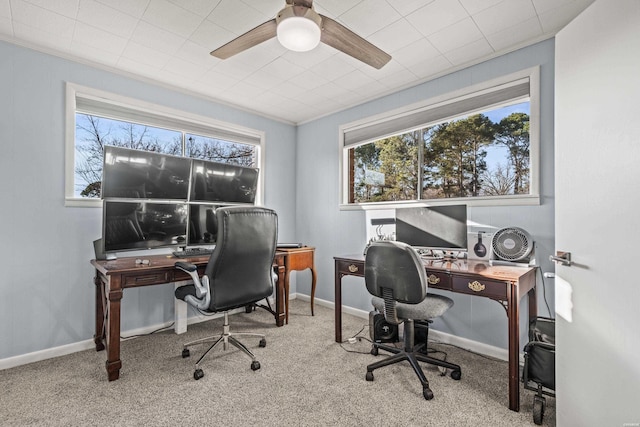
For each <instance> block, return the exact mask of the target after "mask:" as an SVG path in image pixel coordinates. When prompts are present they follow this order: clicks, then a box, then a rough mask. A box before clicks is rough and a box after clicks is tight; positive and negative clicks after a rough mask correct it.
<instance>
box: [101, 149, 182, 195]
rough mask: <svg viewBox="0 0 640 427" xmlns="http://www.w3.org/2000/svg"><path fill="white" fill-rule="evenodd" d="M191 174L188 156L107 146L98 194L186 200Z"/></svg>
mask: <svg viewBox="0 0 640 427" xmlns="http://www.w3.org/2000/svg"><path fill="white" fill-rule="evenodd" d="M190 176H191V159H189V158H186V157H178V156H171V155H168V154H161V153H156V152H152V151H142V150H132V149H130V148H123V147H114V146H106V147H105V150H104V167H103V169H102V191H101V196H102V198H103V199H104V198H127V199H162V200H182V201H186V200H187V198H188V196H189V177H190Z"/></svg>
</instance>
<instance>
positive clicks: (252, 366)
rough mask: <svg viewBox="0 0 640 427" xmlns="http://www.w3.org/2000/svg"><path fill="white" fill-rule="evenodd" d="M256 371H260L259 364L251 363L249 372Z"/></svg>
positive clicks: (255, 361) (256, 362)
mask: <svg viewBox="0 0 640 427" xmlns="http://www.w3.org/2000/svg"><path fill="white" fill-rule="evenodd" d="M258 369H260V362H258V361H257V360H254V361H253V362H251V370H252V371H257V370H258Z"/></svg>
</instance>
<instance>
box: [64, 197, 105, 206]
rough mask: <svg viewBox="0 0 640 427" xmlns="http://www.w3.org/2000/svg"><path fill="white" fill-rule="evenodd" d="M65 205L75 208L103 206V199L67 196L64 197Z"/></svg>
mask: <svg viewBox="0 0 640 427" xmlns="http://www.w3.org/2000/svg"><path fill="white" fill-rule="evenodd" d="M64 206H65V207H74V208H101V207H102V200H100V199H84V198H79V197H66V198H65V199H64Z"/></svg>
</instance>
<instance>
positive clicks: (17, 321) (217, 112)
mask: <svg viewBox="0 0 640 427" xmlns="http://www.w3.org/2000/svg"><path fill="white" fill-rule="evenodd" d="M553 56H554V44H553V41H546V42H542V43H539V44H537V45H534V46H532V47H529V48H525V49H522V50H519V51H516V52H513V53H511V54H508V55H504V56H502V57H499V58H496V59H493V60H491V61H488V62H486V63H483V64H479V65H476V66H474V67H471V68H469V69H465V70H462V71H459V72H456V73H453V74H450V75H447V76H445V77H442V78H439V79H437V80H434V81H432V82H427V83H424V84H422V85H419V86H416V87H415V88H412V89H407V90H404V91H401V92H398V93H395V94H392V95H389V96H386V97H384V98H381V99H378V100H375V101H372V102H369V103H366V104H363V105H361V106H358V107H355V108H352V109H349V110H346V111H343V112H340V113H337V114H334V115H331V116H328V117H325V118H322V119H319V120H316V121H313V122H310V123H306V124H304V125H301V126H299V127H298V128H296V127H294V126H290V125H287V124H283V123H279V122H276V121H272V120H269V119H266V118H263V117H260V116H256V115H253V114H250V113H247V112H243V111H239V110H235V109H232V108H230V107H228V106H224V105H220V104H216V103H212V102H209V101H206V100H204V99H202V98H199V97H194V96H189V95H186V94H183V93H179V92H175V91H171V90H168V89H165V88H162V87H159V86H155V85H152V84H149V83H145V82H142V81H140V80H136V79H133V78H128V77H125V76H122V75H119V74H114V73H111V72H108V71H104V70H101V69H96V68H92V67H89V66H86V65H81V64H78V63H75V62H72V61H68V60H65V59H61V58H57V57H54V56H50V55H46V54H42V53H39V52H35V51H33V50H29V49H25V48H22V47H18V46H15V45H11V44H8V43H4V42H0V58H2V61H0V141H1V143H2V155H1V156H0V200H1V203H2V205H1V208H0V224H2V225H3V228H2V231H3V237H4V238H3V244H2V245H0V259H2V260H3V262H4V264H5V266H6V268H7V272H6V273H5V274H3V275H2V277H1V278H0V359H3V358H7V357H11V356H15V355H22V354H26V353H30V352H34V351H38V350H44V349H48V348H53V347H57V346H61V345H65V344H71V343H76V342H79V341H83V340H88V339H91V337H92V336H93V333H94V319H93V313H94V286H93V282H92V278H93V275H94V272H93V271H92V269H91V267H90V265H89V260H90V259H91V258H93V248H92V244H91V242H92V241H93V240H94V239H95V238H97V237H99V235H100V224H101V209H95V208H70V207H65V206H64V132H65V129H64V103H65V99H64V84H65V82H66V81H69V82H72V83H76V84H80V85H84V86H89V87H93V88H97V89H101V90H106V91H109V92H113V93H117V94H121V95H125V96H129V97H133V98H137V99H140V100H143V101H148V102H152V103H156V104H161V105H166V106H169V107H172V108H176V109H180V110H184V111H187V112H191V113H194V114H199V115H205V116H210V117H212V118H215V119H217V120H222V121H226V122H229V123H233V124H237V125H241V126H246V127H250V128H253V129H258V130H263V131H265V132H266V144H267V150H266V166H265V185H266V192H265V205H266V206H268V207H271V208H274V209H276V210H277V211H278V213H279V221H280V222H279V225H280V241H297V242H304V243H305V244H308V245H313V246H315V247H316V248H317V251H316V266H317V269H318V288H317V293H316V296H317V298H321V299H324V300H328V301H333V300H334V291H333V289H334V288H333V286H334V282H333V278H334V271H333V256H334V255H338V254H346V253H358V252H361V251H362V249H363V248H364V245H365V242H366V238H365V220H364V218H365V216H364V212H361V211H341V210H340V209H339V207H338V204H339V183H338V180H339V171H338V156H339V153H340V151H339V148H338V127H339V126H340V125H341V124H344V123H348V122H351V121H354V120H357V119H360V118H363V117H367V116H370V115H373V114H378V113H381V112H385V111H388V110H391V109H394V108H398V107H402V106H404V105H408V104H411V103H414V102H417V101H421V100H424V99H428V98H430V97H433V96H436V95H439V94H443V93H447V92H451V91H454V90H456V89H459V88H462V87H465V86H469V85H471V84H475V83H478V82H482V81H485V80H488V79H492V78H495V77H499V76H502V75H505V74H509V73H512V72H515V71H518V70H521V69H525V68H529V67H532V66H536V65H540V66H541V86H542V88H541V91H542V93H541V112H542V117H541V156H542V158H541V175H542V181H541V194H542V197H541V205H540V206H532V207H511V208H471V209H470V210H469V219H470V220H472V221H476V222H482V223H486V224H489V225H493V226H496V227H504V226H520V227H522V228H524V229H526V230H527V231H529V232H530V233H531V234H532V235H533V236H534V238H535V240H536V245H537V251H538V258H539V259H540V260H541V261H542V267H543V268H542V269H543V270H544V271H552V269H553V267H552V266H551V265H550V264H549V263H548V262H547V261H546V259H547V258H548V255H549V254H550V253H551V252H552V251H553V248H554V241H553V235H554V229H553V210H554V206H553V173H554V172H553ZM309 276H310V275H309V274H308V272H299V273H296V274H295V275H294V276H293V281H294V284H293V287H292V288H293V290H295V289H296V285H295V282H297V290H298V291H299V292H301V293H304V294H309V293H310V290H309V285H308V282H309V280H308V278H309ZM296 278H297V280H296ZM547 282H548V283H547V298H548V300H549V303H550V305H551V309H552V310H553V287H552V286H553V284H552V282H549V280H547ZM343 285H344V287H343V290H344V298H343V303H344V304H345V305H348V306H351V307H356V308H359V309H362V310H365V311H368V310H369V296H368V295H367V293H366V290H365V288H364V284H363V281H362V280H361V279H356V278H345V279H344V280H343ZM539 289H541V288H539ZM449 296H452V295H451V294H449ZM452 297H453V298H454V299H455V303H456V305H455V306H454V308H453V309H452V311H451V312H450V314H449V315H448V316H447V317H446V320H443V321H439V322H438V323H437V324H436V325H435V327H436V329H439V330H442V331H445V332H450V333H453V334H455V335H459V336H462V337H466V338H469V339H473V340H477V341H479V342H483V343H486V344H489V345H494V346H498V347H502V348H506V346H507V333H506V316H505V312H504V309H503V308H501V307H500V306H499V305H498V304H497V303H495V302H493V301H490V300H484V299H481V298H471V297H466V296H463V295H453V296H452ZM538 306H539V311H540V312H541V313H542V314H545V312H546V307H545V305H544V302H543V300H542V292H539V302H538ZM122 313H123V317H122V329H123V331H126V330H131V329H135V328H140V327H145V326H149V325H155V324H159V323H163V322H166V321H168V320H171V319H172V318H173V289H172V287H171V286H170V285H166V286H152V287H148V288H139V289H128V290H126V291H125V294H124V298H123V301H122ZM524 315H526V309H525V310H524V313H523V316H524ZM523 328H524V325H523ZM344 332H345V334H347V335H348V334H350V333H355V332H357V331H344ZM523 339H524V329H523Z"/></svg>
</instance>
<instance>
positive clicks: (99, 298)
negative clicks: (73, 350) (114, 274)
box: [93, 271, 106, 351]
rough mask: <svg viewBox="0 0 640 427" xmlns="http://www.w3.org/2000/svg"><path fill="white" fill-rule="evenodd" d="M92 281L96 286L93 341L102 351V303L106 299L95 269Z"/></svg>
mask: <svg viewBox="0 0 640 427" xmlns="http://www.w3.org/2000/svg"><path fill="white" fill-rule="evenodd" d="M93 283H94V284H95V286H96V301H95V302H96V333H95V335H94V336H93V342H94V343H95V344H96V351H102V350H104V303H105V301H106V297H105V294H104V289H105V286H106V285H105V284H104V283H103V282H102V279H101V278H100V273H99V272H97V271H96V277H95V278H94V279H93Z"/></svg>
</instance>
